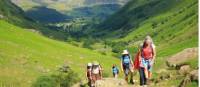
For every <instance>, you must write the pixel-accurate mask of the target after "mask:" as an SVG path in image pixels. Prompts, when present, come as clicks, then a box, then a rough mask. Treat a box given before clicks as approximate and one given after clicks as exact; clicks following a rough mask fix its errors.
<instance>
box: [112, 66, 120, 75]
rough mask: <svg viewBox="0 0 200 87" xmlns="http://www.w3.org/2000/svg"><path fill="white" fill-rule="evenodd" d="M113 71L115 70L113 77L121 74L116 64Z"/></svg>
mask: <svg viewBox="0 0 200 87" xmlns="http://www.w3.org/2000/svg"><path fill="white" fill-rule="evenodd" d="M112 72H113V77H114V78H117V77H118V74H119V69H118V68H117V66H116V64H113V67H112Z"/></svg>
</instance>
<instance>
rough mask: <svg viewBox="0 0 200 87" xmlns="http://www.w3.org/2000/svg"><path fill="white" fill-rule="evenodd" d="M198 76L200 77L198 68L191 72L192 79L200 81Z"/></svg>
mask: <svg viewBox="0 0 200 87" xmlns="http://www.w3.org/2000/svg"><path fill="white" fill-rule="evenodd" d="M198 77H199V74H198V70H193V71H191V72H190V78H191V80H192V81H197V82H198Z"/></svg>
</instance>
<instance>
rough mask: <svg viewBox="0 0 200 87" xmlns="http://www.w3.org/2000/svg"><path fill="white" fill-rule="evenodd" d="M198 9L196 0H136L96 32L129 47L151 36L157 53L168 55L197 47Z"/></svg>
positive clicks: (102, 24) (99, 26) (101, 25)
mask: <svg viewBox="0 0 200 87" xmlns="http://www.w3.org/2000/svg"><path fill="white" fill-rule="evenodd" d="M197 8H198V1H197V0H167V1H160V0H148V1H147V0H134V1H131V2H130V3H128V4H127V5H126V6H124V7H123V8H122V9H121V10H120V11H119V12H117V13H116V14H114V15H112V16H111V17H110V18H108V19H107V20H106V21H104V22H102V23H101V24H100V25H98V27H97V29H96V30H94V31H96V33H93V34H94V35H96V36H100V37H101V36H103V38H108V39H110V38H112V39H113V41H112V42H114V43H115V44H118V43H125V44H128V47H132V46H134V45H136V44H138V43H139V42H141V41H142V40H143V38H144V37H145V36H146V35H150V36H152V37H153V39H154V42H155V44H156V45H157V46H158V47H157V48H158V50H159V51H158V55H159V56H168V55H172V54H174V53H176V52H178V51H181V50H183V49H184V48H187V47H196V46H198V45H197V43H198V37H197V36H198V29H197V28H198V24H197V23H198V21H197V18H198V9H197ZM184 44H188V45H184ZM166 49H169V50H166ZM170 49H171V50H170ZM174 49H175V50H174Z"/></svg>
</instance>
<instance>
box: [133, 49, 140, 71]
mask: <svg viewBox="0 0 200 87" xmlns="http://www.w3.org/2000/svg"><path fill="white" fill-rule="evenodd" d="M139 57H140V51H139V52H138V53H137V54H136V55H135V58H134V64H133V65H134V69H139V68H140V61H139Z"/></svg>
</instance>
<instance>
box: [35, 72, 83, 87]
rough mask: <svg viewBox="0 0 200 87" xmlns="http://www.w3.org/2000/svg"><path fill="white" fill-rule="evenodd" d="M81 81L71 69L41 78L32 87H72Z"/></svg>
mask: <svg viewBox="0 0 200 87" xmlns="http://www.w3.org/2000/svg"><path fill="white" fill-rule="evenodd" d="M79 80H80V78H79V76H78V74H77V73H74V72H73V71H72V70H71V69H68V70H67V72H66V71H60V69H59V70H58V72H55V73H54V74H51V75H49V76H40V77H38V79H37V80H36V81H35V82H34V83H33V84H32V87H71V86H72V85H73V84H75V83H77V82H78V81H79Z"/></svg>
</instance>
